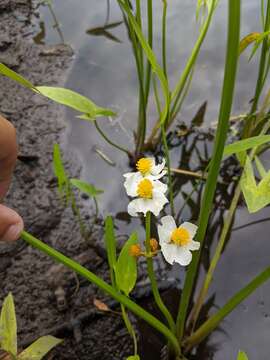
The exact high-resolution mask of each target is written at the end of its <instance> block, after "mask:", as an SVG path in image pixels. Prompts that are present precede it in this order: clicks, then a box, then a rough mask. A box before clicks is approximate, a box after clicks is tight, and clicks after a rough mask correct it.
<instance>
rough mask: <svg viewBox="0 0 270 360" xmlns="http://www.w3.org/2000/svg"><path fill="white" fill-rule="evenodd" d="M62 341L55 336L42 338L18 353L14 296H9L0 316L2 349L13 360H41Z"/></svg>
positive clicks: (5, 300)
mask: <svg viewBox="0 0 270 360" xmlns="http://www.w3.org/2000/svg"><path fill="white" fill-rule="evenodd" d="M61 342H62V340H60V339H57V338H55V337H53V336H50V335H49V336H42V337H41V338H39V339H38V340H36V341H35V342H34V343H33V344H31V345H29V346H28V347H27V348H26V349H25V350H23V351H18V345H17V321H16V313H15V306H14V300H13V296H12V294H9V295H8V296H7V297H6V298H5V299H4V302H3V306H2V310H1V316H0V349H1V350H3V351H5V353H7V354H8V355H9V357H8V358H6V357H5V359H12V360H41V359H43V358H44V356H45V355H46V354H47V353H48V352H50V351H51V350H52V349H53V348H54V347H55V346H57V345H59V344H60V343H61Z"/></svg>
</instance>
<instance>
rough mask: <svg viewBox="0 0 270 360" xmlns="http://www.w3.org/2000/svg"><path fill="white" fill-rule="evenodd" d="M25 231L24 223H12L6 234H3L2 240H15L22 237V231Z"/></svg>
mask: <svg viewBox="0 0 270 360" xmlns="http://www.w3.org/2000/svg"><path fill="white" fill-rule="evenodd" d="M22 231H23V224H21V223H17V224H13V225H11V226H10V227H9V228H8V229H7V231H6V232H5V234H4V235H3V236H2V238H1V240H2V241H15V240H17V239H18V238H19V237H20V234H21V232H22Z"/></svg>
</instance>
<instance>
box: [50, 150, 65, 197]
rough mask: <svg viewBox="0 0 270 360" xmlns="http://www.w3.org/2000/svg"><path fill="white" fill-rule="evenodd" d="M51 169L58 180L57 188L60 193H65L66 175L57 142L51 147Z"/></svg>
mask: <svg viewBox="0 0 270 360" xmlns="http://www.w3.org/2000/svg"><path fill="white" fill-rule="evenodd" d="M53 170H54V174H55V176H56V177H57V180H58V188H59V192H60V194H61V195H62V196H63V195H65V191H66V188H67V184H68V177H67V175H66V172H65V168H64V165H63V161H62V156H61V151H60V147H59V145H58V144H54V147H53Z"/></svg>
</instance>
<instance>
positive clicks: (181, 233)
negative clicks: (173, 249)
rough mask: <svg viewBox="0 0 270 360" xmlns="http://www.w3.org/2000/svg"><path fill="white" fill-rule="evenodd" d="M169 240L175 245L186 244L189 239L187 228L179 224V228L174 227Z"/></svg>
mask: <svg viewBox="0 0 270 360" xmlns="http://www.w3.org/2000/svg"><path fill="white" fill-rule="evenodd" d="M171 241H172V242H173V243H174V244H175V245H179V246H185V245H187V244H188V243H189V242H190V241H191V238H190V235H189V232H188V230H187V229H185V228H183V227H181V226H180V227H179V228H176V229H175V230H173V232H172V234H171Z"/></svg>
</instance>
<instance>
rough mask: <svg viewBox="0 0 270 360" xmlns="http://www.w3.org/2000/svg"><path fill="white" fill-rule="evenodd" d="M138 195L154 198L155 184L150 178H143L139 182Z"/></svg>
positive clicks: (144, 197)
mask: <svg viewBox="0 0 270 360" xmlns="http://www.w3.org/2000/svg"><path fill="white" fill-rule="evenodd" d="M137 195H138V196H139V197H140V198H143V199H152V197H153V184H152V182H151V180H149V179H143V180H141V181H140V182H139V184H138V187H137Z"/></svg>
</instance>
